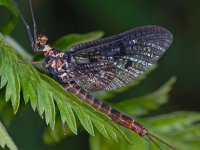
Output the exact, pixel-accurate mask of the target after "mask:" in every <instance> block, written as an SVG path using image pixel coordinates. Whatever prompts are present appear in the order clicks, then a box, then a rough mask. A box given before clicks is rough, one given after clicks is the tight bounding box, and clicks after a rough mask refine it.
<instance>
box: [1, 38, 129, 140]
mask: <svg viewBox="0 0 200 150" xmlns="http://www.w3.org/2000/svg"><path fill="white" fill-rule="evenodd" d="M0 60H1V62H0V76H1V79H2V80H1V87H6V91H5V97H6V100H7V101H8V100H11V102H12V107H13V110H14V113H16V112H17V110H18V108H19V104H20V90H21V89H22V90H23V97H24V100H25V103H28V102H29V101H30V104H31V106H32V108H33V109H34V110H37V111H38V112H39V114H40V116H41V117H42V118H44V119H45V121H46V123H47V124H49V125H50V127H51V129H54V126H55V118H56V117H55V116H56V111H55V107H56V106H55V103H56V104H57V106H58V110H59V112H60V116H61V120H62V122H63V124H65V123H67V125H68V126H69V128H70V129H71V130H72V132H74V133H75V134H77V126H76V121H75V116H74V113H75V114H77V116H78V118H79V120H80V122H81V124H82V125H83V127H84V128H85V129H86V130H87V131H88V132H89V133H90V134H92V135H94V129H93V128H94V127H93V125H94V124H96V125H95V126H97V127H100V126H105V127H106V132H107V133H108V134H109V136H110V137H111V138H113V139H114V140H119V139H121V140H127V141H128V142H130V141H129V140H128V139H127V138H126V135H125V134H124V133H123V132H122V130H121V129H120V128H119V126H118V125H116V124H115V123H113V122H112V120H111V119H110V118H108V117H107V116H106V115H104V114H102V113H101V112H99V111H96V110H94V109H93V108H92V107H91V106H89V105H88V104H85V103H84V102H82V101H81V100H79V99H78V98H76V97H75V96H74V95H73V94H70V93H68V92H66V91H65V89H64V88H63V87H62V86H61V85H60V84H58V83H57V82H56V81H54V80H53V79H51V78H50V77H48V76H46V75H43V74H41V73H39V72H38V71H37V70H36V69H35V68H34V67H32V66H31V65H29V64H22V63H20V62H23V61H24V59H23V58H22V57H19V56H18V55H16V54H15V53H14V51H13V50H12V48H11V47H9V46H8V45H7V44H5V43H4V42H3V41H2V40H0ZM80 110H81V112H80ZM97 129H99V131H100V132H101V133H102V134H103V135H106V134H105V131H103V130H102V128H97ZM106 137H107V135H106Z"/></svg>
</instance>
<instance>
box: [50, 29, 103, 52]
mask: <svg viewBox="0 0 200 150" xmlns="http://www.w3.org/2000/svg"><path fill="white" fill-rule="evenodd" d="M103 35H104V33H103V32H102V31H95V32H90V33H87V34H70V35H65V36H63V37H61V38H59V39H58V40H57V41H56V42H55V43H54V44H53V45H54V47H55V48H57V49H59V50H62V51H64V50H67V49H68V48H69V47H71V46H72V45H75V44H78V43H83V42H88V41H93V40H96V39H99V38H101V37H102V36H103Z"/></svg>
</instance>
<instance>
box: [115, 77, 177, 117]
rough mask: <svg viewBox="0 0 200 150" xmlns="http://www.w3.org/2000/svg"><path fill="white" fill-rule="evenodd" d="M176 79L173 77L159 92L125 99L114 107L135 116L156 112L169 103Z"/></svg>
mask: <svg viewBox="0 0 200 150" xmlns="http://www.w3.org/2000/svg"><path fill="white" fill-rule="evenodd" d="M175 81H176V78H175V77H172V78H171V79H169V81H167V82H166V83H165V84H164V85H163V86H162V87H160V88H159V89H158V90H156V91H154V92H152V93H149V94H147V95H145V96H142V97H137V98H131V99H128V100H126V99H124V100H123V101H121V102H118V103H114V106H115V107H117V108H120V110H121V111H123V112H125V113H127V114H130V115H131V114H133V115H134V116H140V115H144V114H147V113H148V112H149V111H150V110H156V109H158V108H159V106H160V105H162V104H165V103H166V102H167V101H168V95H169V92H170V91H171V88H172V85H173V84H174V83H175Z"/></svg>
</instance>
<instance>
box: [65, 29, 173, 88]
mask: <svg viewBox="0 0 200 150" xmlns="http://www.w3.org/2000/svg"><path fill="white" fill-rule="evenodd" d="M172 40H173V37H172V34H171V33H170V32H169V31H168V30H166V29H165V28H162V27H159V26H144V27H139V28H136V29H133V30H130V31H127V32H124V33H121V34H118V35H115V36H112V37H108V38H104V39H100V40H96V41H92V42H86V43H83V44H78V45H75V46H73V47H71V48H70V49H69V51H68V52H69V53H70V55H71V56H72V61H73V62H74V64H75V69H74V70H75V72H77V73H76V76H79V80H78V81H77V83H78V84H79V85H80V86H82V87H83V88H85V89H86V90H88V91H98V90H107V91H110V90H115V89H118V88H120V87H123V86H125V85H126V84H129V83H130V82H132V81H133V80H135V79H136V78H137V77H138V76H139V75H141V74H142V73H144V72H145V71H146V70H147V69H148V68H149V67H150V66H151V65H152V64H154V63H155V62H156V61H157V60H158V59H159V58H160V56H161V55H162V54H163V53H164V52H165V50H166V49H167V48H168V47H169V46H170V45H171V43H172ZM102 64H103V65H102ZM81 68H82V69H81ZM78 71H79V73H78ZM80 76H81V78H80Z"/></svg>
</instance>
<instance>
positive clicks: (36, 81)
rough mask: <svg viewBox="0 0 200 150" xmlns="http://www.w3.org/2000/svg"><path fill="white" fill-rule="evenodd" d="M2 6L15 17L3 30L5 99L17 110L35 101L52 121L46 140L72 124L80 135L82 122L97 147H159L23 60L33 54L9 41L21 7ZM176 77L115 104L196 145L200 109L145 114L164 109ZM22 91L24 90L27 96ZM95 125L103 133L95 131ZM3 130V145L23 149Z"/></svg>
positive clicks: (65, 41) (65, 43) (0, 54)
mask: <svg viewBox="0 0 200 150" xmlns="http://www.w3.org/2000/svg"><path fill="white" fill-rule="evenodd" d="M0 5H2V6H4V7H6V8H8V9H9V10H11V12H12V13H13V14H14V19H11V20H10V21H9V23H8V24H7V26H6V27H5V29H4V30H3V31H4V32H3V33H4V36H3V35H1V38H0V76H1V82H0V88H1V99H0V100H1V102H2V101H5V102H7V103H9V102H10V103H11V105H12V109H13V113H14V114H16V113H17V112H18V110H19V107H20V102H21V101H20V100H21V99H23V100H24V101H25V103H26V104H28V103H30V105H31V106H32V108H33V110H37V111H38V113H39V115H40V116H41V118H43V119H45V121H46V124H47V125H49V128H48V129H47V130H46V131H45V134H44V139H45V141H46V142H47V143H56V142H59V141H60V140H61V139H63V138H64V137H66V136H63V134H62V126H64V128H67V129H66V130H67V131H70V135H72V134H77V130H78V128H79V127H80V125H82V126H83V127H84V128H85V130H86V131H87V132H88V133H89V134H90V135H92V136H90V147H91V149H92V150H106V149H119V150H122V149H127V150H128V149H137V150H140V149H141V150H142V149H149V150H150V149H155V145H153V144H150V142H146V141H145V140H144V139H143V138H141V137H139V136H138V135H133V132H131V131H129V130H126V129H123V128H121V127H119V126H118V125H116V124H115V123H113V122H112V121H111V120H110V119H109V118H108V117H107V116H105V115H104V114H102V113H101V112H99V111H96V110H94V109H93V108H92V107H91V106H89V105H87V104H85V103H83V102H82V101H80V100H79V99H77V98H76V97H75V96H74V95H73V94H70V93H67V92H66V91H65V89H63V87H62V86H61V85H59V84H58V83H57V82H56V81H54V80H53V79H51V78H50V77H48V76H47V75H44V74H42V73H40V72H38V70H36V69H35V68H34V67H33V66H32V65H30V64H23V63H21V62H25V61H26V60H27V58H24V57H22V56H21V55H20V54H19V53H16V51H15V50H16V49H14V48H15V47H14V48H12V47H11V45H13V44H11V43H14V41H13V40H12V39H10V40H9V41H6V40H5V39H6V38H7V37H6V36H5V34H8V33H10V32H11V30H12V29H13V26H15V23H16V18H17V16H18V15H17V13H16V9H15V7H14V6H13V5H12V3H11V1H10V0H0ZM102 35H103V33H102V32H92V33H89V34H85V35H80V34H73V35H68V36H64V37H62V38H61V39H58V40H57V42H55V44H54V45H55V46H56V47H57V48H61V49H63V50H64V49H66V48H68V47H69V46H71V45H73V44H77V43H79V42H85V41H89V40H95V39H98V38H100V37H101V36H102ZM17 52H18V51H17ZM174 82H175V78H171V79H170V80H169V81H168V82H167V83H166V84H164V85H163V86H162V87H161V88H159V89H158V90H157V91H155V92H152V93H150V94H147V95H145V96H142V97H136V98H132V99H123V101H119V102H116V103H110V104H111V105H112V106H114V107H116V108H118V109H119V110H121V111H122V112H124V113H126V114H129V115H131V116H132V117H133V116H137V120H138V121H140V122H141V123H142V124H144V125H145V127H146V128H147V129H150V131H151V132H152V133H153V134H155V135H159V137H160V138H162V139H164V140H165V141H167V142H169V143H171V144H173V145H174V146H176V147H177V148H179V149H183V150H184V149H193V150H195V149H198V148H199V146H200V145H199V143H200V141H199V140H198V139H200V138H199V135H200V133H199V132H200V129H199V128H200V124H199V123H198V121H199V120H200V114H199V113H196V112H174V113H170V114H166V115H157V116H154V117H144V116H143V115H147V114H148V113H149V112H150V110H156V109H158V108H159V107H160V105H162V104H164V103H166V102H167V101H168V94H169V91H170V90H171V87H172V84H173V83H174ZM133 86H135V85H131V86H129V87H128V88H125V89H123V90H121V91H119V92H120V93H124V92H126V91H127V90H129V89H130V88H132V87H133ZM21 92H22V93H23V94H22V96H21V94H20V93H21ZM115 96H116V94H115V93H112V94H107V93H106V94H104V98H106V97H109V98H111V99H114V98H115ZM0 104H1V103H0ZM3 108H6V105H5V104H3V103H2V105H0V112H2V111H3ZM8 109H9V108H8ZM8 109H4V110H8ZM58 112H59V113H58ZM6 114H7V113H5V112H4V113H1V117H2V118H6V117H5V116H4V115H6ZM76 116H77V117H76ZM12 117H13V116H12ZM12 117H11V118H12ZM76 118H78V119H79V122H77V121H76ZM139 118H140V119H139ZM141 118H143V119H141ZM8 122H9V120H8ZM66 125H67V126H66ZM52 129H54V130H52ZM95 129H97V130H98V132H95V131H96V130H95ZM186 129H187V130H186ZM0 133H1V134H0V144H1V146H2V147H4V146H5V144H6V145H7V146H8V147H9V148H10V149H13V150H15V149H17V148H16V146H15V144H14V143H13V141H12V139H11V138H10V137H9V135H8V134H7V132H6V129H5V128H4V127H3V125H2V124H1V123H0ZM68 133H69V132H68ZM99 133H101V134H99ZM102 135H103V136H102ZM105 137H106V139H105ZM112 140H114V141H115V142H113V141H112ZM119 140H120V142H118V143H117V142H116V141H119ZM132 142H134V143H135V144H134V146H133V145H131V144H130V143H132Z"/></svg>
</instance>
